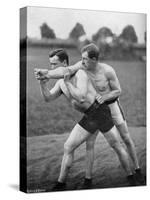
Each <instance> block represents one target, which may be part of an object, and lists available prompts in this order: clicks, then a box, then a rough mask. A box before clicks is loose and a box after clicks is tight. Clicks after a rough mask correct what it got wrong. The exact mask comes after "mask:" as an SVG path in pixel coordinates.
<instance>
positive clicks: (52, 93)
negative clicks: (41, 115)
mask: <svg viewBox="0 0 150 200" xmlns="http://www.w3.org/2000/svg"><path fill="white" fill-rule="evenodd" d="M40 88H41V93H42V95H43V98H44V100H45V101H46V102H49V101H52V100H55V99H56V98H57V97H59V96H60V95H61V93H62V91H61V88H60V85H59V81H57V82H56V84H55V86H54V87H53V88H52V89H51V90H49V89H48V86H47V82H44V81H40Z"/></svg>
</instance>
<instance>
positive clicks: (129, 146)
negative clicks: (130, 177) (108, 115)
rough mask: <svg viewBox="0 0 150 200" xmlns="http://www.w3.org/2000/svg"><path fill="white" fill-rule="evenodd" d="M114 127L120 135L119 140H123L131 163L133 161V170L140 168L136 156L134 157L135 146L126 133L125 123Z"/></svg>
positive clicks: (127, 132)
mask: <svg viewBox="0 0 150 200" xmlns="http://www.w3.org/2000/svg"><path fill="white" fill-rule="evenodd" d="M116 127H117V129H118V131H119V133H120V136H121V138H122V139H123V141H124V143H125V144H126V147H127V151H128V153H129V155H130V157H131V159H132V161H133V164H134V167H135V169H138V168H140V167H139V163H138V158H137V155H136V150H135V145H134V143H133V140H132V138H131V136H130V133H129V131H128V127H127V124H126V122H124V123H122V124H120V125H118V126H116Z"/></svg>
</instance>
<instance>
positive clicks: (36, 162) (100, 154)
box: [27, 127, 146, 192]
mask: <svg viewBox="0 0 150 200" xmlns="http://www.w3.org/2000/svg"><path fill="white" fill-rule="evenodd" d="M129 130H130V133H131V136H132V138H133V140H134V142H135V144H136V150H137V155H138V159H139V163H140V166H141V168H142V173H143V174H144V175H146V146H145V145H146V144H145V140H146V130H145V127H136V128H135V127H134V128H133V127H132V128H130V129H129ZM68 135H69V134H68V133H66V134H63V135H61V136H60V135H58V134H57V135H55V134H53V135H45V136H38V137H28V140H27V144H28V155H27V158H28V161H27V164H28V167H27V174H28V178H27V188H28V192H36V190H38V191H39V192H44V191H51V190H52V187H53V186H54V184H55V182H56V181H57V179H58V176H59V171H60V164H61V159H62V155H63V144H64V142H65V141H66V139H67V137H68ZM54 152H55V153H54ZM84 175H85V145H84V144H83V145H81V146H80V147H79V148H78V149H77V150H76V152H75V160H74V163H73V166H72V168H71V169H70V173H69V176H68V179H67V190H79V189H82V188H83V180H84ZM127 186H129V183H128V182H127V180H126V174H125V172H124V170H123V168H122V167H121V166H120V163H119V161H118V158H117V156H116V154H115V153H114V151H113V150H112V149H111V148H110V147H109V146H108V144H107V142H106V141H105V139H104V137H103V136H102V134H99V135H98V137H97V140H96V144H95V160H94V167H93V185H92V188H114V187H127Z"/></svg>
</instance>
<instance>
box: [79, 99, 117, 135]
mask: <svg viewBox="0 0 150 200" xmlns="http://www.w3.org/2000/svg"><path fill="white" fill-rule="evenodd" d="M78 124H79V125H80V126H82V128H84V129H85V130H87V131H88V132H90V133H95V131H97V130H100V131H101V132H102V133H105V132H107V131H109V130H110V129H111V128H112V127H113V126H114V123H113V120H112V117H111V112H110V108H109V107H108V105H107V104H106V103H103V104H99V103H98V102H97V101H95V102H94V103H93V104H92V105H91V106H90V107H89V108H88V110H86V111H85V114H84V116H83V118H82V119H81V120H80V121H79V122H78Z"/></svg>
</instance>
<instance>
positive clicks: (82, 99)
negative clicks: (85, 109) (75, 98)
mask: <svg viewBox="0 0 150 200" xmlns="http://www.w3.org/2000/svg"><path fill="white" fill-rule="evenodd" d="M85 97H86V96H85V95H81V97H80V99H79V102H80V103H84V102H85Z"/></svg>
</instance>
